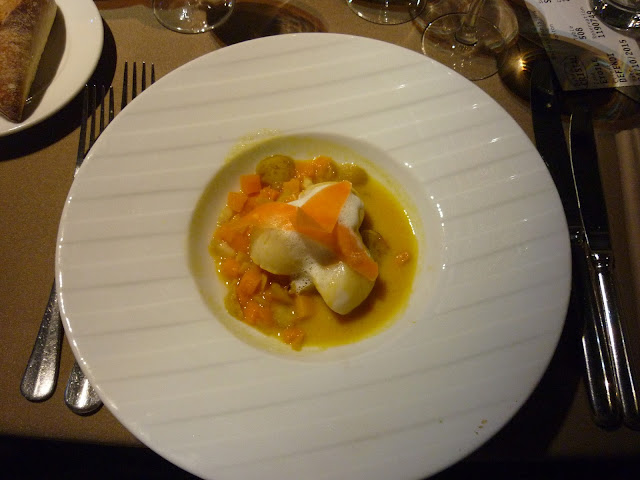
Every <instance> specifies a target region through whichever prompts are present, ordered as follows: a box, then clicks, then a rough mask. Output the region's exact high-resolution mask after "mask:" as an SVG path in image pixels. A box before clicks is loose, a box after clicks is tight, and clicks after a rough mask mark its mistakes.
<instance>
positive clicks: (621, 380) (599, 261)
mask: <svg viewBox="0 0 640 480" xmlns="http://www.w3.org/2000/svg"><path fill="white" fill-rule="evenodd" d="M570 140H571V142H570V146H571V164H572V169H573V178H574V182H575V191H576V195H577V198H578V203H579V206H580V212H581V221H582V225H583V227H584V238H585V246H586V248H585V261H586V262H588V265H589V275H590V279H591V285H592V288H593V295H594V297H595V298H596V299H597V303H596V306H597V314H598V315H599V317H600V321H601V322H602V324H603V325H604V337H605V340H606V343H607V345H608V348H609V351H610V353H611V359H612V361H613V370H614V373H615V378H616V381H617V386H618V391H619V392H618V393H619V398H620V405H621V407H622V420H623V422H624V424H625V425H626V426H628V427H630V428H634V429H640V413H639V409H638V397H637V395H636V394H637V392H638V390H637V378H634V372H633V370H632V366H631V363H630V360H629V354H628V351H627V341H626V340H625V334H624V327H623V324H622V321H621V312H620V307H619V305H618V300H617V293H616V287H615V281H614V275H613V268H614V258H613V249H612V246H611V238H610V236H609V223H608V217H607V208H606V204H605V199H604V194H603V191H602V183H601V180H600V173H599V167H598V155H597V149H596V142H595V137H594V132H593V124H592V119H591V113H590V111H589V110H588V109H587V108H586V107H585V106H582V107H581V106H578V107H576V108H575V109H574V111H573V113H572V115H571V124H570Z"/></svg>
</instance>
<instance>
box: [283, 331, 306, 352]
mask: <svg viewBox="0 0 640 480" xmlns="http://www.w3.org/2000/svg"><path fill="white" fill-rule="evenodd" d="M281 338H282V341H283V342H285V343H288V344H289V345H291V348H293V349H294V350H300V349H301V348H302V343H303V342H304V330H302V329H301V328H300V327H288V328H285V329H284V330H283V331H282V333H281Z"/></svg>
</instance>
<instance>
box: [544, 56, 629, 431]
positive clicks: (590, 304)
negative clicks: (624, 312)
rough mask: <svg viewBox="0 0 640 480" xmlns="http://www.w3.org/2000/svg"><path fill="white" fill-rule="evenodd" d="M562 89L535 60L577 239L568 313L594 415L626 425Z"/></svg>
mask: <svg viewBox="0 0 640 480" xmlns="http://www.w3.org/2000/svg"><path fill="white" fill-rule="evenodd" d="M558 92H559V86H558V84H557V80H556V78H555V74H554V72H553V69H552V67H551V64H550V63H549V62H548V61H544V60H541V61H538V62H536V63H534V64H533V66H532V71H531V113H532V117H533V130H534V136H535V143H536V148H537V149H538V152H539V153H540V156H541V157H542V159H543V161H544V162H545V164H546V165H547V168H548V170H549V173H550V174H551V177H552V178H553V181H554V183H555V185H556V188H557V190H558V193H559V195H560V199H561V201H562V206H563V208H564V212H565V216H566V219H567V224H568V227H569V236H570V241H571V253H572V267H573V275H572V296H571V300H572V301H571V302H570V303H569V311H568V315H569V318H574V317H575V318H578V320H580V319H582V321H583V332H582V348H583V354H584V358H585V368H586V385H587V392H588V395H589V403H590V405H591V412H592V416H593V420H594V422H595V423H596V424H597V425H600V426H602V427H613V426H616V425H619V424H620V408H619V405H618V404H619V399H618V389H617V384H616V381H615V375H614V371H613V366H612V360H611V358H610V354H609V349H608V347H607V344H606V341H605V335H604V325H603V323H602V322H601V321H600V316H599V309H598V305H597V299H596V298H595V291H594V290H593V289H592V288H591V286H590V285H591V277H590V273H589V272H590V270H589V262H588V261H587V256H586V248H587V245H586V239H585V235H584V228H583V224H582V218H581V215H580V209H579V204H578V198H577V196H576V191H575V186H574V181H573V172H572V169H571V158H570V157H569V150H568V148H567V143H566V140H565V133H564V128H563V125H562V114H561V107H560V100H559V98H558Z"/></svg>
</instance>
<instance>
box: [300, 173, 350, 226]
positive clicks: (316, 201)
mask: <svg viewBox="0 0 640 480" xmlns="http://www.w3.org/2000/svg"><path fill="white" fill-rule="evenodd" d="M350 193H351V182H348V181H346V180H345V181H342V182H336V183H334V184H333V185H329V186H327V187H325V188H323V189H322V190H320V191H319V192H317V193H316V194H314V195H313V196H312V197H311V198H309V199H308V200H307V201H306V202H305V203H304V205H302V206H301V207H300V210H302V212H304V213H305V214H307V215H308V216H309V217H311V218H312V219H313V220H314V221H315V222H316V223H317V224H318V226H319V227H320V229H321V230H324V231H325V232H331V231H332V230H333V227H335V225H336V223H337V222H338V217H339V216H340V211H341V210H342V207H343V205H344V203H345V202H346V201H347V198H348V197H349V194H350Z"/></svg>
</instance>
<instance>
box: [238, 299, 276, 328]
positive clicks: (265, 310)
mask: <svg viewBox="0 0 640 480" xmlns="http://www.w3.org/2000/svg"><path fill="white" fill-rule="evenodd" d="M242 317H243V318H244V321H245V322H247V323H248V324H249V325H254V326H259V327H269V326H271V325H273V314H272V313H271V308H270V307H269V306H268V305H260V304H259V303H258V302H257V301H255V300H249V301H248V302H247V304H246V305H245V307H244V309H243V310H242Z"/></svg>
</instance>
